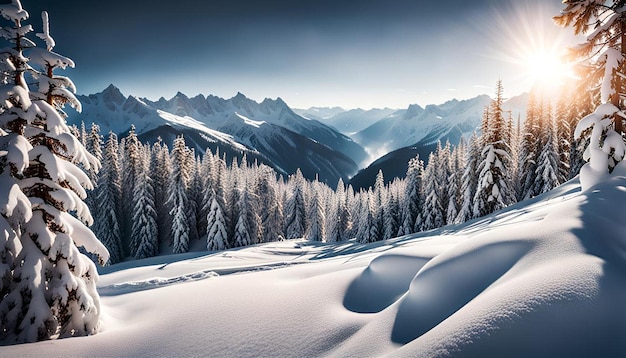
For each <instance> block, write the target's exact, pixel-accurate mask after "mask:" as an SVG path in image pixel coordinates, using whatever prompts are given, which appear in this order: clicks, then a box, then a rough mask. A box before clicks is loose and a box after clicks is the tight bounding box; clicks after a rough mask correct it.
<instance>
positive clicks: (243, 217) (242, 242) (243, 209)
mask: <svg viewBox="0 0 626 358" xmlns="http://www.w3.org/2000/svg"><path fill="white" fill-rule="evenodd" d="M237 190H239V191H240V194H239V195H238V200H237V204H236V205H237V214H238V217H237V222H236V224H235V234H234V237H233V247H242V246H248V245H252V244H253V243H255V241H254V233H253V230H254V227H253V226H254V223H255V221H256V216H257V213H256V212H255V211H254V210H253V207H252V205H251V204H252V200H253V198H252V196H251V195H252V194H251V192H250V190H249V187H248V185H247V182H245V181H244V183H243V184H242V185H241V187H240V188H238V189H237Z"/></svg>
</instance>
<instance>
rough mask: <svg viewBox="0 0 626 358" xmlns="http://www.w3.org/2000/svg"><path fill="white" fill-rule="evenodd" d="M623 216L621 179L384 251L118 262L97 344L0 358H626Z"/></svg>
mask: <svg viewBox="0 0 626 358" xmlns="http://www.w3.org/2000/svg"><path fill="white" fill-rule="evenodd" d="M620 170H621V169H619V168H618V169H616V172H619V171H620ZM625 209H626V171H623V170H622V172H621V173H617V175H613V176H612V179H610V180H608V181H606V182H604V183H602V184H600V185H599V186H598V187H595V188H592V190H590V191H588V192H585V193H581V192H580V186H579V184H578V182H577V181H572V182H569V183H566V184H565V185H563V186H561V187H559V188H557V189H556V190H554V191H552V192H549V193H547V194H544V195H542V196H540V197H538V198H535V199H534V200H532V201H527V202H524V203H520V204H517V205H515V206H513V207H511V208H508V209H507V210H505V211H503V212H498V213H496V214H494V215H492V216H489V217H486V218H483V219H479V220H476V221H472V222H469V223H466V224H464V225H461V226H456V227H445V228H442V229H439V230H437V231H433V232H429V233H425V234H419V235H413V236H409V237H402V238H397V239H394V240H391V241H388V242H378V243H374V244H370V245H360V244H356V243H353V242H347V243H339V244H319V243H312V242H306V241H287V242H280V243H271V244H264V245H258V246H254V247H248V248H245V249H240V250H229V251H225V252H218V253H206V252H204V253H202V252H197V253H190V254H185V255H178V256H176V255H172V256H166V257H158V258H153V259H149V260H143V261H135V262H127V263H122V264H118V265H116V266H113V267H109V268H106V269H104V270H102V275H101V277H100V281H99V284H98V286H99V290H100V294H101V295H102V304H103V309H104V310H105V313H104V322H103V325H104V329H103V331H102V332H101V333H100V334H97V335H95V336H91V337H84V338H72V339H64V340H57V341H47V342H40V343H34V344H26V345H16V346H7V347H0V356H5V357H17V356H46V357H49V356H120V357H122V356H123V357H155V356H158V357H165V356H168V357H175V356H176V357H188V356H203V357H205V356H206V357H209V356H210V357H219V356H230V357H248V356H254V357H289V356H293V357H311V356H350V357H369V356H385V355H388V356H393V357H396V356H411V357H438V356H474V357H515V356H524V357H538V356H543V357H554V356H561V357H572V356H594V357H606V356H626V339H625V338H624V337H626V304H625V302H626V220H624V219H623V217H624V212H625Z"/></svg>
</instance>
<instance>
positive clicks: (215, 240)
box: [206, 190, 229, 251]
mask: <svg viewBox="0 0 626 358" xmlns="http://www.w3.org/2000/svg"><path fill="white" fill-rule="evenodd" d="M210 203H211V207H210V208H209V213H208V216H207V244H206V248H207V250H209V251H213V250H224V249H227V248H228V241H229V240H228V235H227V233H226V220H225V219H224V213H223V212H222V208H221V207H220V204H219V202H218V200H217V194H216V193H215V191H214V190H211V198H210Z"/></svg>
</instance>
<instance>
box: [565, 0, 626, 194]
mask: <svg viewBox="0 0 626 358" xmlns="http://www.w3.org/2000/svg"><path fill="white" fill-rule="evenodd" d="M563 3H564V4H565V5H566V6H565V9H563V10H562V11H561V14H560V15H559V16H556V17H554V20H555V21H556V23H557V24H559V25H561V26H564V27H565V26H572V27H573V28H574V32H575V33H576V34H585V35H587V36H586V41H585V42H584V43H583V44H580V45H579V46H577V47H575V48H572V49H570V55H571V56H572V57H575V58H580V59H587V58H595V61H593V62H592V63H590V65H589V66H587V69H588V71H587V73H586V76H585V77H584V81H585V82H586V84H587V85H588V88H592V87H594V86H596V85H597V84H600V103H601V104H600V105H599V106H598V107H597V108H596V110H595V111H594V112H593V113H591V114H590V115H588V116H586V117H584V118H583V119H581V120H580V122H579V123H578V125H577V126H576V131H575V136H576V137H577V138H578V137H580V136H581V135H582V133H583V132H584V131H585V130H586V129H587V128H591V137H590V142H589V146H588V147H587V150H586V153H588V155H586V158H587V159H589V163H588V164H587V165H585V166H584V167H583V168H582V169H581V185H582V187H583V189H587V188H590V187H592V186H593V185H595V184H596V183H597V182H598V181H601V180H602V178H603V177H604V176H606V175H607V174H608V173H610V172H611V171H612V170H613V168H614V167H615V165H616V164H617V163H618V162H620V161H621V160H622V159H623V158H624V154H625V153H626V145H625V144H624V140H623V134H624V130H623V124H622V120H623V119H622V117H623V116H624V113H623V109H624V102H623V100H622V98H623V97H624V77H625V75H624V58H625V55H626V17H625V16H624V13H625V12H626V6H624V5H626V4H625V3H624V1H608V0H605V1H580V0H564V1H563Z"/></svg>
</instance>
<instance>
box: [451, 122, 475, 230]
mask: <svg viewBox="0 0 626 358" xmlns="http://www.w3.org/2000/svg"><path fill="white" fill-rule="evenodd" d="M480 150H481V148H480V140H479V139H478V137H477V136H476V134H473V135H472V137H471V138H470V142H469V146H468V149H467V150H466V152H465V162H466V163H467V164H466V165H465V170H464V171H463V176H462V177H461V197H462V199H461V203H462V204H461V207H460V209H459V213H458V215H457V217H456V220H455V222H456V223H463V222H466V221H468V220H471V219H474V218H475V217H478V216H477V215H475V214H474V196H475V195H476V188H477V187H478V160H479V158H480Z"/></svg>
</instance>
